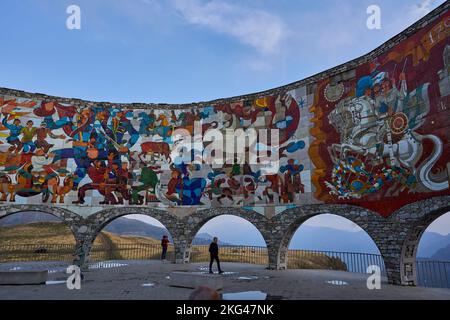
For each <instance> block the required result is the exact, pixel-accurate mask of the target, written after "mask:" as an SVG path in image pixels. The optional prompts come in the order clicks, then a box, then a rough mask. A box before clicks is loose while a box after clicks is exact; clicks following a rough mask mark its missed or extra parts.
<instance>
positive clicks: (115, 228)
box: [104, 217, 173, 242]
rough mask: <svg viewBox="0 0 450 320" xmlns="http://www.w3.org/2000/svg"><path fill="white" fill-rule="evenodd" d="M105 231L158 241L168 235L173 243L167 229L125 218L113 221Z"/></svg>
mask: <svg viewBox="0 0 450 320" xmlns="http://www.w3.org/2000/svg"><path fill="white" fill-rule="evenodd" d="M104 230H105V231H107V232H111V233H115V234H117V235H120V236H140V237H149V238H153V239H156V240H159V239H161V238H162V236H163V235H167V236H169V240H170V242H173V240H172V237H171V236H170V233H169V232H168V231H167V229H165V228H161V227H157V226H154V225H151V224H148V223H145V222H142V221H139V220H135V219H128V218H125V217H121V218H118V219H116V220H114V221H112V222H111V223H110V224H108V225H107V226H106V227H105V228H104Z"/></svg>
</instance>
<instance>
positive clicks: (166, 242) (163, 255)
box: [161, 235, 169, 260]
mask: <svg viewBox="0 0 450 320" xmlns="http://www.w3.org/2000/svg"><path fill="white" fill-rule="evenodd" d="M168 246H169V238H168V237H167V236H166V235H164V236H163V237H162V239H161V247H162V253H161V260H166V254H167V247H168Z"/></svg>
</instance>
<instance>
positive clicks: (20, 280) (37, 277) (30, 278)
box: [0, 270, 48, 285]
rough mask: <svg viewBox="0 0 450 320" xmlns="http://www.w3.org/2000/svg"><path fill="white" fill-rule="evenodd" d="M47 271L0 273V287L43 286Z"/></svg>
mask: <svg viewBox="0 0 450 320" xmlns="http://www.w3.org/2000/svg"><path fill="white" fill-rule="evenodd" d="M47 278H48V271H47V270H41V271H21V270H19V271H0V285H32V284H44V283H45V282H46V281H47Z"/></svg>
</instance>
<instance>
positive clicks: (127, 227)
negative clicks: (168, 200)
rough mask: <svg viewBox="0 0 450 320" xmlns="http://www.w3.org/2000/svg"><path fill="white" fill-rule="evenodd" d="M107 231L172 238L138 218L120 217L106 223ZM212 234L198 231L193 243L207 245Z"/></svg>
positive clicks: (161, 229) (160, 229) (165, 230)
mask: <svg viewBox="0 0 450 320" xmlns="http://www.w3.org/2000/svg"><path fill="white" fill-rule="evenodd" d="M104 230H105V231H107V232H111V233H115V234H117V235H120V236H141V237H149V238H153V239H156V240H160V239H161V238H162V236H163V235H167V236H169V240H170V242H173V239H172V237H171V235H170V233H169V231H167V229H165V228H161V227H157V226H154V225H151V224H148V223H145V222H142V221H139V220H135V219H128V218H126V217H122V218H119V219H116V220H114V221H113V222H111V223H110V224H108V225H107V226H106V227H105V229H104ZM212 239H213V236H212V235H210V234H208V233H199V234H197V236H196V237H195V238H194V240H193V244H194V245H208V244H210V243H211V241H212ZM220 244H222V245H229V244H228V243H226V242H220Z"/></svg>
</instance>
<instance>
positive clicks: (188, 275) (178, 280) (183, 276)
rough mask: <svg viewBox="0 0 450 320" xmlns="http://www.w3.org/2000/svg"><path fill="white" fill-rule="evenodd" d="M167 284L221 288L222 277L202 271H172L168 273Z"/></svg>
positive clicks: (183, 286) (192, 287)
mask: <svg viewBox="0 0 450 320" xmlns="http://www.w3.org/2000/svg"><path fill="white" fill-rule="evenodd" d="M169 285H170V286H171V287H180V288H191V289H195V288H197V287H198V286H207V287H210V288H211V289H214V290H222V289H223V277H222V276H220V275H214V274H205V273H202V272H180V271H177V272H172V273H171V274H170V281H169Z"/></svg>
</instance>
